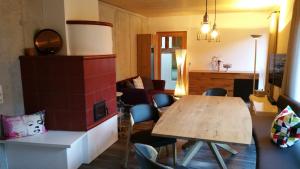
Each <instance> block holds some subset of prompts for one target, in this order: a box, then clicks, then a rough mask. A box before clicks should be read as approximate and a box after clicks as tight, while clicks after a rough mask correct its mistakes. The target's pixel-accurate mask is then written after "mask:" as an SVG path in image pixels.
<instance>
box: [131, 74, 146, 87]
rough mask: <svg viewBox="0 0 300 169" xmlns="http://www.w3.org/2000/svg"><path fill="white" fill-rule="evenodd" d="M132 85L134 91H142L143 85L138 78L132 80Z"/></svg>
mask: <svg viewBox="0 0 300 169" xmlns="http://www.w3.org/2000/svg"><path fill="white" fill-rule="evenodd" d="M133 84H134V87H135V88H136V89H144V84H143V81H142V78H141V77H140V76H139V77H137V78H135V79H133Z"/></svg>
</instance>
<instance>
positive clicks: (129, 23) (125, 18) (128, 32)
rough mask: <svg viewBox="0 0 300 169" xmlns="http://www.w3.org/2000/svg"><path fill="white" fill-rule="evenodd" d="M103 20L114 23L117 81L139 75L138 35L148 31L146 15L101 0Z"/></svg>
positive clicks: (101, 16)
mask: <svg viewBox="0 0 300 169" xmlns="http://www.w3.org/2000/svg"><path fill="white" fill-rule="evenodd" d="M99 16H100V20H101V21H105V22H110V23H113V25H114V27H113V41H114V42H113V43H114V52H115V54H116V71H117V81H120V80H123V79H127V78H129V77H134V76H136V75H137V41H136V35H137V34H142V33H145V32H146V31H147V28H148V22H147V21H148V20H147V18H146V17H144V16H141V15H138V14H135V13H132V12H129V11H126V10H124V9H120V8H117V7H115V6H111V5H109V4H106V3H103V2H99Z"/></svg>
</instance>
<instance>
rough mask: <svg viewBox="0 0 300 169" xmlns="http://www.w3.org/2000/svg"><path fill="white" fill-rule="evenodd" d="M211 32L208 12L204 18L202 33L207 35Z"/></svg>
mask: <svg viewBox="0 0 300 169" xmlns="http://www.w3.org/2000/svg"><path fill="white" fill-rule="evenodd" d="M209 31H210V25H209V23H208V15H207V12H205V15H204V16H203V22H202V26H201V32H202V33H204V34H207V33H208V32H209Z"/></svg>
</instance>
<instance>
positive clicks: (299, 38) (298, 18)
mask: <svg viewBox="0 0 300 169" xmlns="http://www.w3.org/2000/svg"><path fill="white" fill-rule="evenodd" d="M281 93H282V94H284V95H287V96H289V97H291V98H292V99H294V100H296V101H298V102H300V1H299V0H296V1H295V2H294V10H293V18H292V23H291V31H290V37H289V44H288V51H287V61H286V65H285V73H284V79H283V86H282V91H281Z"/></svg>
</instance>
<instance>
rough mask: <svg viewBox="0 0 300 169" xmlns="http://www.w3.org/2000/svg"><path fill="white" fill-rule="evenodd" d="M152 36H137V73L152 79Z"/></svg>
mask: <svg viewBox="0 0 300 169" xmlns="http://www.w3.org/2000/svg"><path fill="white" fill-rule="evenodd" d="M151 41H152V36H151V34H138V35H137V73H138V75H139V76H142V77H146V78H149V79H150V78H151Z"/></svg>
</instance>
